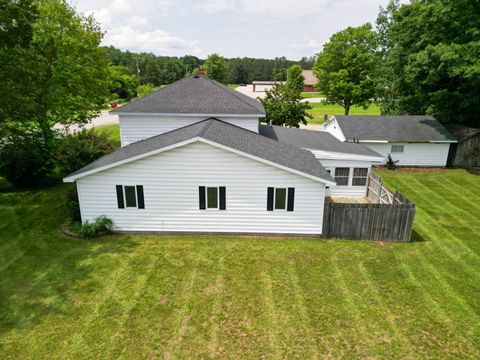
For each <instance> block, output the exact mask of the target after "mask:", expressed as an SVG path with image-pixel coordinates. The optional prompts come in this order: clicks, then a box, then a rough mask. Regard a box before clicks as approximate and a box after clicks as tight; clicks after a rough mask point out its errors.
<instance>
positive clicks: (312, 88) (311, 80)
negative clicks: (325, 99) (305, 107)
mask: <svg viewBox="0 0 480 360" xmlns="http://www.w3.org/2000/svg"><path fill="white" fill-rule="evenodd" d="M302 75H303V77H304V78H305V80H304V82H303V91H304V92H316V91H318V90H317V83H318V79H317V77H316V76H315V75H314V74H313V71H312V70H303V71H302Z"/></svg>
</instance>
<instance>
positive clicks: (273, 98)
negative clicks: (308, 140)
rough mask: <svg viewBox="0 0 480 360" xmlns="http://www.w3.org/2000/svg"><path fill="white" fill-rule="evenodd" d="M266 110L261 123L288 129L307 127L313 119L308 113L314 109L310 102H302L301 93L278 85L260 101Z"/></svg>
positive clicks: (283, 85)
mask: <svg viewBox="0 0 480 360" xmlns="http://www.w3.org/2000/svg"><path fill="white" fill-rule="evenodd" d="M260 101H261V102H262V104H263V107H264V108H265V112H266V116H265V117H264V118H262V119H261V122H264V123H267V124H272V125H278V126H288V127H296V128H298V127H300V124H304V125H307V123H308V120H307V119H311V118H313V116H312V115H310V114H309V113H308V110H310V109H311V108H312V107H311V106H310V104H309V103H308V102H302V97H301V95H300V92H298V91H297V90H296V89H292V88H290V87H289V86H287V85H285V84H283V83H277V84H276V85H274V86H273V87H272V89H271V90H267V91H266V96H265V98H263V99H260Z"/></svg>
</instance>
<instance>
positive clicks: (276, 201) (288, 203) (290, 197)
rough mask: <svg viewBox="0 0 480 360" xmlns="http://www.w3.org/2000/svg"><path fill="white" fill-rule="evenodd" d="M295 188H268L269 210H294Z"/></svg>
mask: <svg viewBox="0 0 480 360" xmlns="http://www.w3.org/2000/svg"><path fill="white" fill-rule="evenodd" d="M294 202H295V188H273V187H269V188H267V211H273V210H274V209H275V210H287V211H293V207H294Z"/></svg>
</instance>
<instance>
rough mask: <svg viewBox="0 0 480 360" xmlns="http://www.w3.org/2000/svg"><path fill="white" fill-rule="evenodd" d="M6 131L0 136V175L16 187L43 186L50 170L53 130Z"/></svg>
mask: <svg viewBox="0 0 480 360" xmlns="http://www.w3.org/2000/svg"><path fill="white" fill-rule="evenodd" d="M50 135H51V136H49V137H48V138H45V137H44V136H43V135H42V133H41V132H40V131H29V132H26V133H23V134H21V133H12V132H10V133H8V134H4V135H2V137H1V139H0V176H3V177H4V178H5V179H6V180H7V181H8V182H9V183H10V184H12V185H14V186H18V187H25V186H39V185H45V184H46V183H47V182H48V180H49V176H50V175H51V174H52V172H53V169H54V161H53V158H54V154H55V149H56V146H57V138H56V135H55V133H52V134H50Z"/></svg>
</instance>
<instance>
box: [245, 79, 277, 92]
mask: <svg viewBox="0 0 480 360" xmlns="http://www.w3.org/2000/svg"><path fill="white" fill-rule="evenodd" d="M278 83H282V84H284V83H285V81H252V89H253V92H266V91H267V90H271V89H272V88H273V86H274V85H275V84H278Z"/></svg>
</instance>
